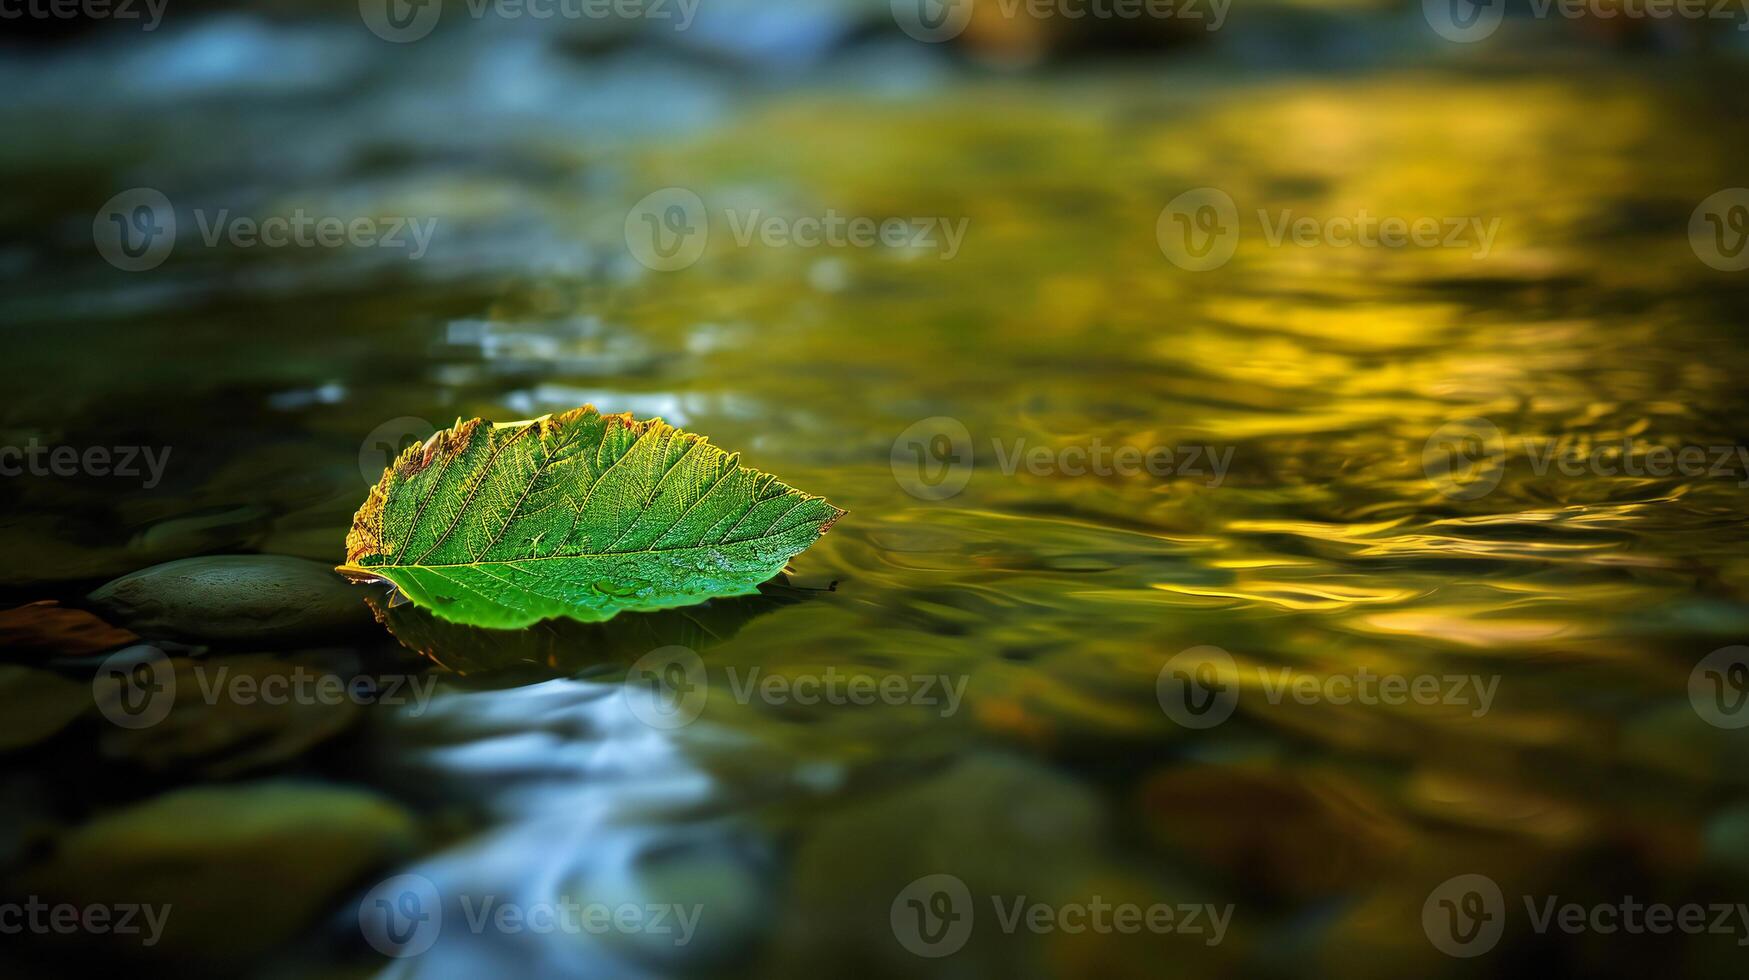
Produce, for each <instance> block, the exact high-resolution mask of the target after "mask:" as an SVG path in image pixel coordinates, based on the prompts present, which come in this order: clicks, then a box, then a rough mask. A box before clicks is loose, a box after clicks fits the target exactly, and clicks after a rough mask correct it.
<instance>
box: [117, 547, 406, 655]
mask: <svg viewBox="0 0 1749 980" xmlns="http://www.w3.org/2000/svg"><path fill="white" fill-rule="evenodd" d="M89 598H90V600H91V602H92V603H94V604H95V605H96V606H97V607H98V608H99V609H100V610H102V612H103V613H104V615H105V616H106V617H107V618H108V619H109V620H110V621H111V622H114V623H119V624H124V625H126V626H127V627H128V628H129V629H132V630H133V631H134V632H136V633H139V634H140V635H141V636H146V637H161V636H167V637H171V638H174V639H193V640H209V641H227V642H254V641H275V640H307V639H313V638H320V637H327V636H334V635H339V634H346V633H352V632H356V631H358V630H363V629H369V628H371V623H372V619H371V614H370V609H369V608H368V607H367V606H366V605H365V602H364V590H362V589H359V588H357V587H355V586H352V585H349V584H347V582H346V580H345V579H343V578H341V577H340V576H339V575H338V574H336V573H335V571H334V569H333V567H332V566H330V565H326V564H323V563H322V562H315V561H310V560H308V559H305V558H291V557H287V556H285V555H214V556H210V557H204V558H183V559H180V560H178V561H172V562H165V563H164V564H162V565H153V566H152V567H150V568H145V569H141V570H140V571H137V572H134V573H132V574H130V575H124V576H122V577H121V578H118V579H116V580H115V581H113V582H110V583H108V584H107V585H104V586H103V587H101V588H99V589H98V590H97V591H95V592H93V593H91V595H90V596H89Z"/></svg>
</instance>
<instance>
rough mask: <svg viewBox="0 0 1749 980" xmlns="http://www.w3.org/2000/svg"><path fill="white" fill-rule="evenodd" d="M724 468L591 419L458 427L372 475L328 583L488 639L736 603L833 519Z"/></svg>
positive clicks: (702, 446) (794, 496)
mask: <svg viewBox="0 0 1749 980" xmlns="http://www.w3.org/2000/svg"><path fill="white" fill-rule="evenodd" d="M738 459H739V456H737V455H731V454H729V453H725V452H723V451H722V450H721V449H718V448H717V447H715V446H713V445H711V444H710V443H709V442H708V441H707V440H705V439H704V438H703V437H701V436H695V435H692V434H690V433H687V432H682V431H680V430H679V429H676V428H674V427H673V426H671V425H668V424H667V423H665V422H663V421H662V420H661V419H650V420H648V421H644V422H636V421H633V420H632V417H631V415H630V414H629V413H627V414H622V415H602V414H600V413H599V412H597V411H596V410H595V409H594V407H592V406H589V405H585V406H583V407H582V408H579V409H575V410H573V411H569V412H565V413H562V414H559V415H546V416H542V417H541V418H538V419H535V420H533V421H530V422H507V423H501V424H497V425H494V424H491V423H487V422H483V421H481V420H480V419H473V420H470V421H467V422H461V421H458V422H457V423H456V425H455V426H454V427H453V428H450V429H446V430H444V431H442V432H439V433H437V434H436V435H433V436H432V437H431V438H430V439H429V440H427V441H426V442H425V444H424V445H421V446H413V447H411V448H409V449H408V450H407V451H406V452H405V453H402V454H401V457H400V458H399V459H397V460H395V462H394V464H393V465H391V466H390V467H389V468H388V469H387V470H385V471H384V472H383V477H382V479H381V480H380V481H378V482H377V485H376V486H375V487H373V488H372V489H371V492H370V497H369V498H368V499H366V500H365V502H364V506H363V507H361V508H359V511H358V514H357V515H356V516H355V517H354V518H353V521H352V531H351V533H349V534H348V535H347V536H346V564H344V565H341V566H340V569H339V570H340V571H341V572H342V573H343V574H345V575H347V576H348V577H349V578H351V579H353V580H354V581H365V582H369V581H388V582H391V583H393V584H394V585H395V586H396V587H397V588H398V589H399V590H400V591H401V593H402V594H404V595H405V596H406V597H407V598H408V599H410V600H412V601H413V602H414V603H415V604H417V605H419V606H422V607H424V608H427V609H430V610H431V611H432V612H433V613H435V614H436V615H438V616H439V617H441V618H443V619H447V620H450V621H452V622H457V623H466V624H469V625H473V626H489V627H496V628H513V627H521V626H527V625H529V624H530V623H535V622H538V621H540V620H543V619H549V618H553V617H558V616H569V617H571V618H572V619H577V620H582V621H583V622H598V621H601V620H605V619H610V618H612V617H613V616H614V615H615V614H616V613H619V612H622V611H625V610H637V611H648V610H655V609H668V608H672V607H675V606H688V605H692V604H694V603H697V602H702V601H704V600H705V599H709V598H711V597H713V596H726V595H746V594H748V593H751V592H753V591H754V590H755V587H756V586H758V585H759V583H761V582H764V581H765V580H767V579H769V578H771V577H772V576H774V575H776V574H778V573H779V572H781V571H783V567H784V564H785V563H786V562H788V561H789V559H790V558H791V557H792V556H794V555H795V554H797V553H799V552H800V551H801V550H802V549H804V548H806V547H807V546H808V545H810V544H812V543H813V542H814V539H816V538H818V537H819V536H820V535H821V534H824V533H825V532H826V529H827V528H830V527H831V526H832V523H833V522H834V521H836V520H838V518H839V517H841V516H843V514H844V512H843V511H841V510H839V509H838V508H836V507H834V506H832V505H831V504H829V503H827V502H826V501H825V500H824V499H822V498H820V497H815V496H811V495H809V494H805V493H802V492H800V491H798V490H795V489H793V488H791V487H789V486H787V485H785V484H783V483H781V482H779V481H778V480H777V478H776V477H773V476H771V475H769V474H766V473H761V472H759V471H757V470H751V469H748V468H746V467H744V466H740V465H738V464H737V460H738Z"/></svg>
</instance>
